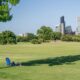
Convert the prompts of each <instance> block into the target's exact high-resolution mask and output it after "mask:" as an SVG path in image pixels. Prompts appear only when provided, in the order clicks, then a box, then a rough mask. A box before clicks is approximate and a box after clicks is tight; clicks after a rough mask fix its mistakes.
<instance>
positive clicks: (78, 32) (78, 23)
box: [76, 17, 80, 35]
mask: <svg viewBox="0 0 80 80" xmlns="http://www.w3.org/2000/svg"><path fill="white" fill-rule="evenodd" d="M79 34H80V17H77V29H76V35H79Z"/></svg>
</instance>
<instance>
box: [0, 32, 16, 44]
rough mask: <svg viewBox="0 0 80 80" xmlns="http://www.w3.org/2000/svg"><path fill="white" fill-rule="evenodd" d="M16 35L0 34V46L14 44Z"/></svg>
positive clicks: (9, 33) (11, 33) (10, 33)
mask: <svg viewBox="0 0 80 80" xmlns="http://www.w3.org/2000/svg"><path fill="white" fill-rule="evenodd" d="M16 43H17V42H16V35H15V34H14V33H13V32H11V31H3V32H2V33H0V44H16Z"/></svg>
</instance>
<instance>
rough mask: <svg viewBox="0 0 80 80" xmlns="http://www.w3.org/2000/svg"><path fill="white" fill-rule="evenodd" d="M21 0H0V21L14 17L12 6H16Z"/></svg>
mask: <svg viewBox="0 0 80 80" xmlns="http://www.w3.org/2000/svg"><path fill="white" fill-rule="evenodd" d="M19 1H20V0H0V22H6V21H10V20H11V19H12V15H11V13H10V12H11V9H12V7H10V6H16V5H17V4H18V3H19Z"/></svg>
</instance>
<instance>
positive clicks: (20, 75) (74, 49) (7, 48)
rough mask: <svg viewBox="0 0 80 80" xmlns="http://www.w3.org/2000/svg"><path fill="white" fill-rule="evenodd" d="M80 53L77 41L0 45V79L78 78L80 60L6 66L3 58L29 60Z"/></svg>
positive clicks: (55, 79) (50, 79)
mask: <svg viewBox="0 0 80 80" xmlns="http://www.w3.org/2000/svg"><path fill="white" fill-rule="evenodd" d="M73 55H80V43H79V42H60V41H57V42H50V43H43V44H36V45H34V44H30V43H18V44H17V45H0V80H79V79H80V61H79V60H77V61H75V62H73V63H71V64H62V65H53V66H49V65H48V64H38V65H35V66H34V65H31V66H27V65H26V66H17V67H7V66H6V64H5V58H6V57H10V59H11V61H15V62H20V63H21V62H29V61H34V60H42V59H48V58H55V57H61V56H73Z"/></svg>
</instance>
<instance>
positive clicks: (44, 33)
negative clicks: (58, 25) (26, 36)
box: [37, 26, 53, 41]
mask: <svg viewBox="0 0 80 80" xmlns="http://www.w3.org/2000/svg"><path fill="white" fill-rule="evenodd" d="M37 35H38V36H39V38H40V39H43V41H46V40H51V39H52V35H53V30H52V29H51V28H50V27H47V26H42V27H41V28H40V29H38V30H37Z"/></svg>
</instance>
